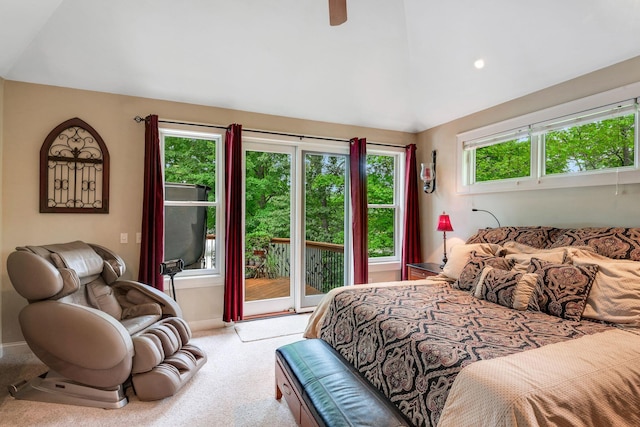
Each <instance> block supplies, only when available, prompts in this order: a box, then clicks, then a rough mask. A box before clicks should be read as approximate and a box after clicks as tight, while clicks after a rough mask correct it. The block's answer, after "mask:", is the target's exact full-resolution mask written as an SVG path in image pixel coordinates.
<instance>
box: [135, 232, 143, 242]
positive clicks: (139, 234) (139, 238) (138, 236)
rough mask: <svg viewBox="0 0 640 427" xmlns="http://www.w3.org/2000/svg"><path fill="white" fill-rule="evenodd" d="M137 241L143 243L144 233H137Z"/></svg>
mask: <svg viewBox="0 0 640 427" xmlns="http://www.w3.org/2000/svg"><path fill="white" fill-rule="evenodd" d="M136 243H142V233H136Z"/></svg>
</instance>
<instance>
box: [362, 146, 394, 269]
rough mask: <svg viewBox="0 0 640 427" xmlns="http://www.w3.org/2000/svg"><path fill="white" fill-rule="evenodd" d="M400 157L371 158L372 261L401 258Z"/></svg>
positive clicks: (369, 172)
mask: <svg viewBox="0 0 640 427" xmlns="http://www.w3.org/2000/svg"><path fill="white" fill-rule="evenodd" d="M397 158H398V157H397V156H389V155H375V154H373V155H372V154H368V155H367V200H368V221H369V223H368V228H369V234H368V245H369V258H375V259H380V258H384V257H397V255H398V254H397V253H396V237H397V230H396V224H397V223H398V221H397V220H396V218H397V215H398V206H397V205H396V199H397V189H396V170H397V167H396V164H397Z"/></svg>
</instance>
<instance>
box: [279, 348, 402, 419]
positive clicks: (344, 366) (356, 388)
mask: <svg viewBox="0 0 640 427" xmlns="http://www.w3.org/2000/svg"><path fill="white" fill-rule="evenodd" d="M283 396H284V397H285V400H286V401H287V404H288V405H289V409H290V410H291V412H292V413H293V415H294V417H295V419H296V421H297V423H298V425H301V426H330V427H337V426H372V427H374V426H375V427H385V426H394V427H395V426H410V425H411V423H409V422H407V420H406V419H405V417H404V416H403V414H402V413H401V412H400V410H399V409H398V408H397V407H396V406H395V405H393V404H392V403H391V402H390V401H389V400H388V399H387V398H386V397H385V396H384V395H382V394H381V393H380V392H379V391H378V390H377V389H376V388H374V387H373V386H372V385H371V384H370V383H369V382H368V381H367V380H365V379H364V378H363V377H362V376H361V375H360V373H359V372H358V371H356V370H355V368H354V367H353V366H351V365H350V364H349V363H348V362H347V361H346V360H345V359H344V358H343V357H342V356H341V355H340V354H339V353H338V352H337V351H335V350H334V349H333V348H332V347H331V346H329V344H327V343H326V342H325V341H323V340H321V339H309V340H303V341H298V342H294V343H292V344H288V345H284V346H282V347H280V348H278V349H277V350H276V398H277V399H281V398H282V397H283Z"/></svg>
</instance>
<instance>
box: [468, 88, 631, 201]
mask: <svg viewBox="0 0 640 427" xmlns="http://www.w3.org/2000/svg"><path fill="white" fill-rule="evenodd" d="M636 92H638V90H636ZM617 93H618V92H616V94H617ZM605 95H607V94H603V95H602V96H601V97H600V98H607V96H605ZM610 96H613V95H610ZM590 103H591V105H590V107H591V108H588V109H584V108H581V107H584V105H585V102H578V101H576V102H575V103H573V104H570V105H569V104H567V105H564V106H562V107H563V108H562V110H563V111H565V112H568V114H564V115H561V116H552V114H553V112H552V111H547V110H545V111H543V112H539V113H533V114H532V115H528V116H527V117H524V118H516V119H512V120H510V121H508V122H504V123H498V124H496V125H492V126H488V127H487V128H483V129H478V130H475V131H470V132H466V133H465V134H461V135H458V146H459V147H460V148H461V153H460V156H459V157H460V162H461V164H460V171H461V174H460V175H459V182H458V192H460V193H479V192H492V191H507V190H515V189H534V188H554V187H571V186H586V185H606V184H619V183H632V182H640V162H639V161H638V150H639V149H638V146H639V144H638V133H639V132H638V126H639V120H638V116H639V114H638V102H637V99H636V98H631V99H628V100H626V101H622V102H615V103H610V104H606V105H602V104H601V105H600V106H595V107H593V106H592V105H593V104H594V100H590ZM572 109H573V111H571V110H572ZM576 110H577V111H576ZM545 116H546V117H545ZM550 116H551V117H550ZM537 117H544V118H545V120H542V121H539V122H529V123H526V122H525V120H527V119H531V118H534V119H535V118H537ZM518 121H519V122H524V123H526V124H524V125H523V126H519V127H517V128H515V127H514V128H511V130H501V129H503V128H506V127H508V126H509V125H513V124H516V123H517V122H518ZM496 130H498V132H496Z"/></svg>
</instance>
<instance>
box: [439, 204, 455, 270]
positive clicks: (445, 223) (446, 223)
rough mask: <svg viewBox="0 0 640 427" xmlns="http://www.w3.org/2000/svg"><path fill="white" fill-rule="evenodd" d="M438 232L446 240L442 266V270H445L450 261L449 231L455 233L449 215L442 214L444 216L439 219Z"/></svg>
mask: <svg viewBox="0 0 640 427" xmlns="http://www.w3.org/2000/svg"><path fill="white" fill-rule="evenodd" d="M436 231H442V239H443V240H444V256H443V257H442V264H441V265H440V268H444V266H445V265H446V264H447V261H449V260H448V259H447V231H453V227H452V226H451V220H450V219H449V215H447V214H446V213H444V212H442V215H440V217H439V218H438V228H437V229H436Z"/></svg>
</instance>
